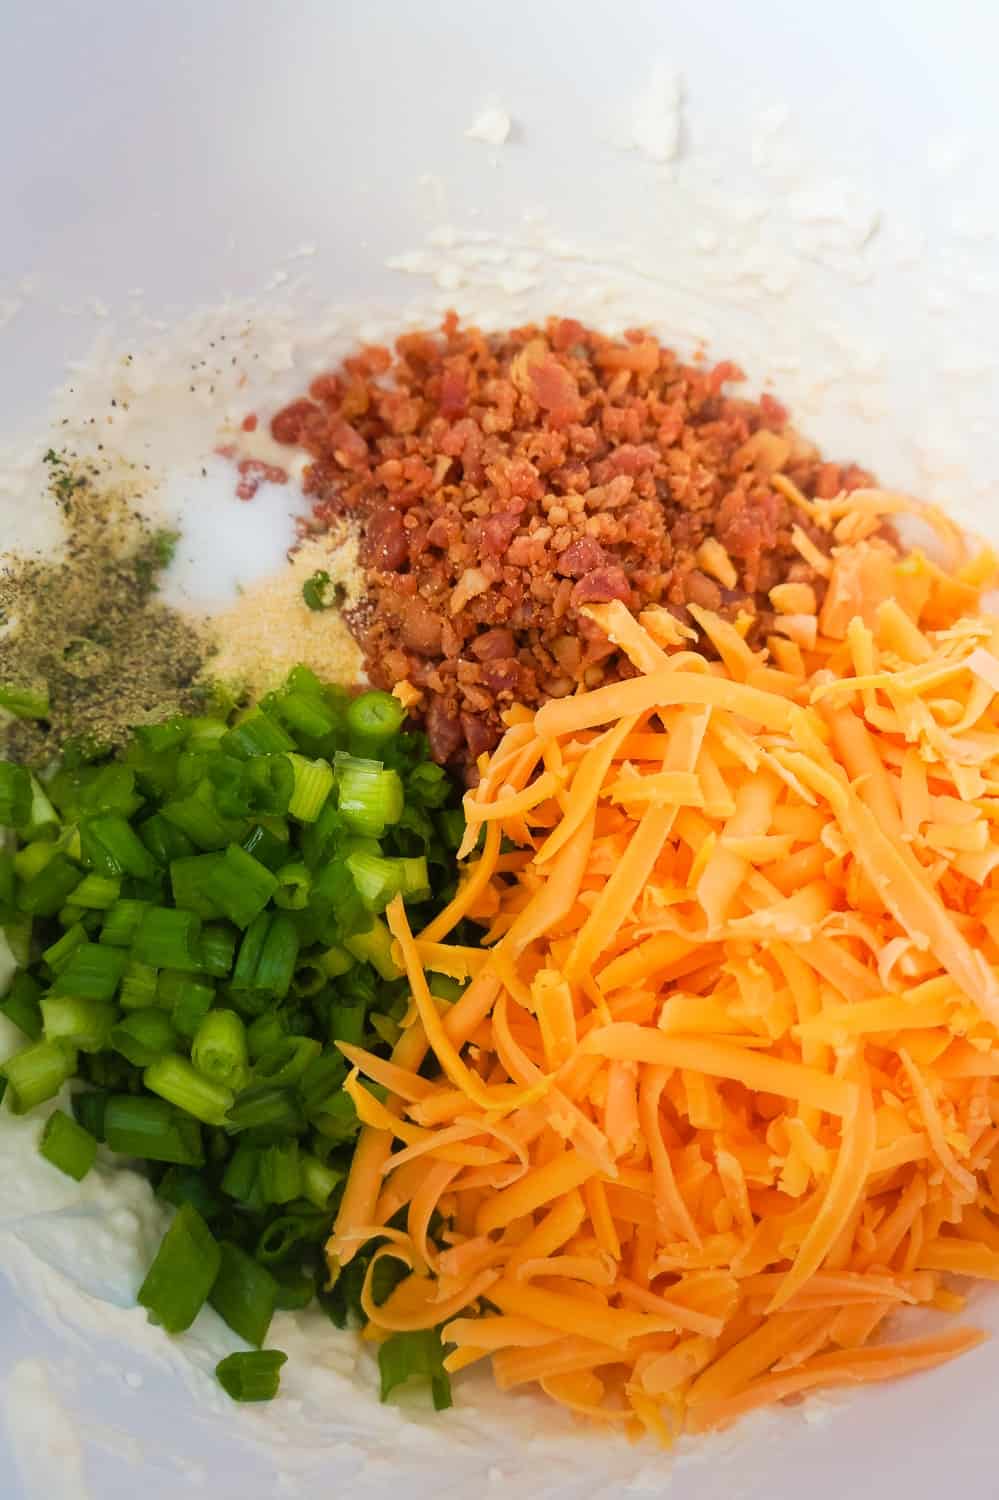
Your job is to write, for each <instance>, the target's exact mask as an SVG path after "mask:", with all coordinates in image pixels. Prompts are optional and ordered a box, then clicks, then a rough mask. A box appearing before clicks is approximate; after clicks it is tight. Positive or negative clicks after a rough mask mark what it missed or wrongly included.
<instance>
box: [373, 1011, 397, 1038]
mask: <svg viewBox="0 0 999 1500" xmlns="http://www.w3.org/2000/svg"><path fill="white" fill-rule="evenodd" d="M368 1020H369V1021H370V1022H371V1028H372V1030H373V1031H374V1032H376V1033H377V1035H378V1038H379V1040H380V1041H383V1042H384V1043H385V1045H386V1046H387V1047H394V1046H395V1044H396V1042H397V1041H398V1040H399V1037H400V1036H401V1035H402V1028H401V1027H400V1026H399V1024H398V1023H397V1022H396V1021H393V1019H392V1017H391V1016H386V1015H383V1014H381V1012H379V1011H372V1013H371V1014H370V1015H369V1017H368Z"/></svg>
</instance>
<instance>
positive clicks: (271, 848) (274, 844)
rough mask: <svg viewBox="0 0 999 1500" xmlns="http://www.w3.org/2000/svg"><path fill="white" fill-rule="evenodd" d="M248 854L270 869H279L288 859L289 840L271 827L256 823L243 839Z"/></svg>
mask: <svg viewBox="0 0 999 1500" xmlns="http://www.w3.org/2000/svg"><path fill="white" fill-rule="evenodd" d="M243 848H244V849H245V850H246V852H247V854H252V855H253V858H254V859H257V860H259V861H260V863H261V864H262V865H266V866H267V868H268V870H277V869H279V868H280V866H281V865H283V864H286V863H287V861H288V840H287V838H283V839H281V838H278V837H277V835H276V834H274V833H272V832H271V830H270V829H269V828H264V827H263V825H262V824H260V823H255V824H254V825H253V827H252V828H251V829H250V831H249V833H248V834H247V835H246V838H245V839H244V840H243Z"/></svg>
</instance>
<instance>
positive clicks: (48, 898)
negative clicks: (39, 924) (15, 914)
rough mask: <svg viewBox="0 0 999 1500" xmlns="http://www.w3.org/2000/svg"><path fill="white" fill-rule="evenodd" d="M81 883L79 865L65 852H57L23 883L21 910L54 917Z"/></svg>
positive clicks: (20, 897)
mask: <svg viewBox="0 0 999 1500" xmlns="http://www.w3.org/2000/svg"><path fill="white" fill-rule="evenodd" d="M79 883H80V871H79V869H78V868H77V866H76V865H74V864H72V863H71V862H70V860H68V859H67V858H66V856H65V855H64V854H56V855H54V856H53V857H52V859H50V860H49V861H48V863H47V864H46V866H45V868H44V869H43V870H40V871H39V873H38V874H37V875H35V876H33V877H32V878H31V879H30V880H27V881H25V883H24V884H23V885H22V887H21V891H20V896H19V900H20V904H21V910H22V911H23V912H26V913H27V914H28V915H29V916H33V917H54V916H55V914H56V912H57V911H58V910H59V908H60V907H61V906H63V905H64V904H65V903H66V901H67V900H68V899H69V896H70V893H71V892H72V891H74V890H75V889H76V887H77V886H78V885H79Z"/></svg>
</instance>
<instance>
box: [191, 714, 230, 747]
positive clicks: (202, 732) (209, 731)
mask: <svg viewBox="0 0 999 1500" xmlns="http://www.w3.org/2000/svg"><path fill="white" fill-rule="evenodd" d="M186 727H187V743H188V745H189V746H190V748H191V749H192V750H217V749H218V747H219V743H220V741H221V740H222V737H223V736H224V735H225V734H226V733H227V732H228V728H229V726H228V724H227V723H226V721H225V719H215V718H207V717H202V718H193V719H188V720H186Z"/></svg>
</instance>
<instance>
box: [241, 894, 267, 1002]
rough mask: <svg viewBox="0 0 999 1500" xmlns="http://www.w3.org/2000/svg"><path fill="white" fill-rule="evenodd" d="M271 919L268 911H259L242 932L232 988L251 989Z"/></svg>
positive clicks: (254, 981)
mask: <svg viewBox="0 0 999 1500" xmlns="http://www.w3.org/2000/svg"><path fill="white" fill-rule="evenodd" d="M272 921H273V917H272V915H271V913H270V912H261V914H260V916H259V917H255V918H254V920H253V921H252V922H251V923H250V925H249V927H248V928H247V929H246V932H245V933H244V934H243V941H242V942H241V943H240V945H239V955H238V957H237V959H236V967H235V969H234V970H233V975H232V987H233V989H234V990H252V989H253V988H254V987H255V985H256V975H257V965H258V964H259V963H260V955H261V954H262V953H263V951H264V943H265V942H266V941H267V934H268V932H269V931H270V928H271V922H272Z"/></svg>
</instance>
